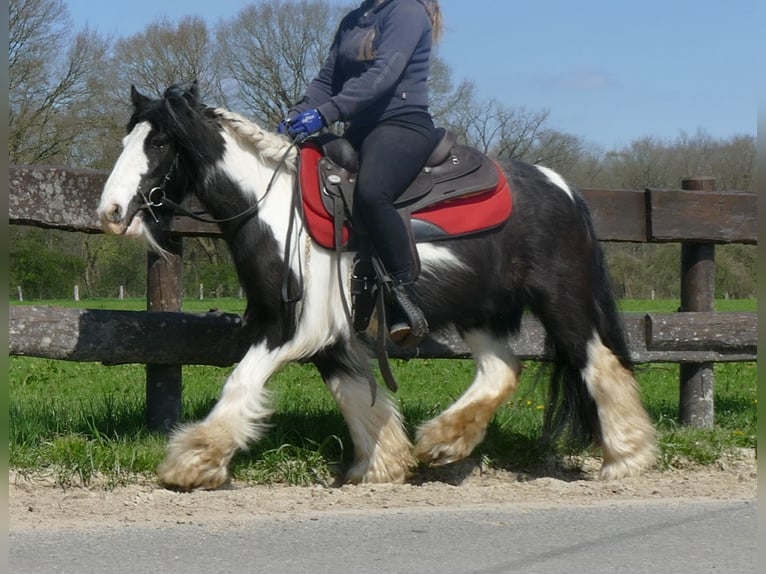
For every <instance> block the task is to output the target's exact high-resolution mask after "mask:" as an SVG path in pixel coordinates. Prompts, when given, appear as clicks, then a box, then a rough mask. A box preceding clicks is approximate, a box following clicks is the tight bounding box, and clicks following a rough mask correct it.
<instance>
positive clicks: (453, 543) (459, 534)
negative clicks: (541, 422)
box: [8, 501, 756, 574]
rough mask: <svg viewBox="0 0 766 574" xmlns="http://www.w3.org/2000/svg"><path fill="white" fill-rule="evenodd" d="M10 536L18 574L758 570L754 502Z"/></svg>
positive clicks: (276, 519)
mask: <svg viewBox="0 0 766 574" xmlns="http://www.w3.org/2000/svg"><path fill="white" fill-rule="evenodd" d="M8 540H9V546H10V552H9V558H10V560H9V566H10V568H9V571H10V572H12V573H23V574H38V573H40V574H42V573H57V574H64V573H72V574H74V573H77V574H84V573H98V574H109V573H123V572H125V573H131V574H140V573H144V572H145V573H151V574H159V573H163V574H165V573H167V574H170V573H179V574H195V573H198V572H199V573H202V572H204V573H219V572H226V573H240V572H241V573H260V572H263V573H269V574H277V573H282V572H285V573H290V574H300V573H304V572H305V573H311V574H321V573H325V572H327V573H333V574H343V573H364V574H376V573H385V574H392V573H405V572H406V573H423V574H429V573H434V574H437V573H438V574H453V573H454V574H457V573H459V574H469V573H471V574H489V573H512V572H519V573H524V574H535V573H540V574H543V573H546V574H547V573H557V574H558V573H567V574H571V573H579V572H583V573H588V574H597V573H601V572H603V573H609V574H619V573H631V574H637V573H642V572H646V573H651V574H657V573H662V572H668V573H673V574H685V573H689V574H701V573H707V572H721V573H726V574H739V573H751V572H756V503H755V501H753V502H741V501H737V502H731V501H727V502H710V501H704V502H687V503H675V502H674V503H669V504H659V503H650V504H646V503H643V504H620V505H614V506H604V505H601V506H577V507H574V506H571V507H562V508H555V509H534V508H528V507H527V508H519V507H514V506H510V505H509V506H503V507H493V508H487V507H477V508H467V509H466V508H461V509H449V508H445V509H427V510H424V509H421V508H417V509H408V510H381V511H372V512H371V511H364V512H349V511H346V512H322V513H317V514H305V515H303V514H302V515H299V516H295V515H293V516H288V515H284V516H270V517H264V518H260V519H257V520H255V521H253V522H251V523H248V524H247V526H245V527H238V528H215V527H210V526H208V527H201V526H189V525H179V526H174V527H171V528H166V527H165V528H143V527H142V528H136V527H124V528H116V527H115V528H108V529H103V530H97V531H93V530H91V531H76V530H73V531H59V530H46V529H40V530H32V531H17V532H13V531H11V532H10V535H9V539H8Z"/></svg>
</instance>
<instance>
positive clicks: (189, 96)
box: [184, 79, 199, 108]
mask: <svg viewBox="0 0 766 574" xmlns="http://www.w3.org/2000/svg"><path fill="white" fill-rule="evenodd" d="M184 99H185V100H186V102H187V103H188V104H189V105H190V106H191V107H192V108H194V107H196V106H197V103H198V102H199V85H198V84H197V80H196V79H195V80H194V81H193V82H192V83H191V84H190V85H189V87H188V88H187V89H186V91H185V92H184Z"/></svg>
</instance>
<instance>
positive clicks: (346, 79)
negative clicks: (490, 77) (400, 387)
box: [279, 0, 442, 344]
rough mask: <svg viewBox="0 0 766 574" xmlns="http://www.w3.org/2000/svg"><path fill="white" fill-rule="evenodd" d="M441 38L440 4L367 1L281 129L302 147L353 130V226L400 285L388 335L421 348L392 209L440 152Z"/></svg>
mask: <svg viewBox="0 0 766 574" xmlns="http://www.w3.org/2000/svg"><path fill="white" fill-rule="evenodd" d="M441 32H442V17H441V10H440V7H439V2H438V0H365V1H364V2H362V4H361V5H360V6H359V7H358V8H356V9H354V10H352V11H351V12H349V13H348V14H346V16H345V17H344V18H343V19H342V20H341V23H340V26H339V27H338V30H337V32H336V34H335V38H334V40H333V43H332V46H331V48H330V54H329V56H328V58H327V60H326V61H325V63H324V65H323V66H322V68H321V70H320V71H319V74H318V75H317V77H316V78H314V80H312V82H311V83H310V84H309V87H308V89H307V91H306V94H305V96H304V97H303V99H302V100H301V101H300V102H298V104H296V105H295V106H294V107H293V108H291V109H290V111H289V112H288V119H286V120H285V121H283V122H282V123H281V124H280V126H279V131H280V132H281V133H285V131H286V132H287V134H288V135H290V136H291V137H293V138H295V139H302V138H305V137H307V136H309V135H311V134H313V133H315V132H317V131H319V130H321V129H322V128H324V127H326V126H329V125H332V124H333V123H334V122H336V121H342V122H346V123H347V129H346V131H345V133H344V136H345V137H346V139H348V140H349V141H350V142H351V144H352V145H353V146H354V147H355V148H356V149H357V150H358V151H359V160H360V162H359V174H358V176H357V184H356V189H355V192H354V206H353V214H352V216H353V223H354V227H355V229H357V230H361V231H363V232H365V233H366V234H367V236H368V237H369V240H370V243H371V244H372V248H373V249H374V252H375V253H376V254H377V256H378V257H379V259H380V260H381V262H382V263H383V265H384V267H385V268H386V270H387V271H388V273H389V274H390V275H391V276H392V277H393V279H394V282H393V288H392V295H393V298H394V300H395V301H396V302H397V303H398V308H394V309H393V310H392V318H391V321H390V326H389V334H390V337H391V339H392V340H393V341H394V342H397V343H399V344H415V343H417V341H419V340H420V338H422V337H423V336H424V335H425V334H426V333H427V332H428V323H427V322H426V319H425V317H424V315H423V312H422V311H421V309H420V308H419V306H418V305H417V299H416V296H415V290H414V288H413V282H414V279H415V277H413V262H412V253H411V247H412V246H411V244H410V238H409V234H408V230H407V227H406V224H405V223H404V221H403V220H402V218H401V217H400V216H399V214H398V213H397V211H396V210H395V209H394V205H393V204H394V200H395V199H396V198H397V197H399V196H400V195H401V194H402V193H403V192H404V191H405V189H406V188H407V186H408V185H409V184H410V183H411V182H412V181H413V180H414V179H415V177H416V176H417V174H418V172H419V171H420V170H421V169H422V168H423V166H424V164H425V162H426V160H427V159H428V156H429V154H430V153H431V151H432V150H433V147H434V145H435V143H436V135H435V130H434V124H433V120H432V118H431V115H430V113H429V111H428V86H427V80H428V74H429V69H430V56H431V45H432V42H434V41H437V40H438V39H439V37H440V36H441Z"/></svg>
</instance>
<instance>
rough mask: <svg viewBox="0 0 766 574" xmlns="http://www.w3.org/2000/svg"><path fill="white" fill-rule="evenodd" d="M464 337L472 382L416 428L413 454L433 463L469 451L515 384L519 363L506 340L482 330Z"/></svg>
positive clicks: (453, 460)
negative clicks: (469, 353)
mask: <svg viewBox="0 0 766 574" xmlns="http://www.w3.org/2000/svg"><path fill="white" fill-rule="evenodd" d="M465 340H466V343H467V344H468V345H469V347H470V348H471V350H472V352H473V355H474V357H475V358H476V377H475V379H474V381H473V383H471V386H470V387H469V388H468V389H467V390H466V392H465V393H463V395H462V396H461V397H460V398H459V399H458V400H457V401H456V402H455V403H454V404H453V405H452V406H451V407H450V408H448V409H447V410H446V411H444V412H443V413H442V414H440V415H439V416H438V417H436V418H435V419H432V420H430V421H428V422H427V423H425V424H423V425H422V426H421V427H420V428H419V429H418V432H417V441H416V446H415V456H417V457H418V458H419V459H420V460H423V461H426V462H430V463H432V464H448V463H450V462H455V461H457V460H460V459H462V458H464V457H466V456H468V455H469V454H471V451H473V449H474V448H475V447H476V445H477V444H479V443H480V442H481V441H482V440H483V439H484V435H485V434H486V431H487V425H488V424H489V421H490V420H491V419H492V417H493V416H494V414H495V412H496V411H497V409H498V407H500V405H501V404H503V402H504V401H505V400H506V399H507V398H509V397H510V396H511V395H512V394H513V393H514V392H515V391H516V389H517V387H518V382H519V374H520V372H521V366H520V363H519V361H518V359H517V358H516V356H515V355H514V354H513V352H512V351H511V349H510V347H509V346H508V343H507V341H505V340H498V339H496V338H495V337H492V336H490V335H488V334H487V333H484V332H473V333H469V334H468V335H466V337H465Z"/></svg>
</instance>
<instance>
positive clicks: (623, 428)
mask: <svg viewBox="0 0 766 574" xmlns="http://www.w3.org/2000/svg"><path fill="white" fill-rule="evenodd" d="M587 357H588V360H587V365H586V366H585V368H584V369H583V370H582V377H583V379H584V380H585V385H586V387H587V389H588V392H589V393H590V394H591V396H592V397H593V399H594V400H595V402H596V407H597V410H598V419H599V426H600V429H601V432H600V443H601V448H602V450H603V452H604V461H603V464H602V466H601V471H600V472H599V477H600V478H601V479H603V480H612V479H618V478H622V477H625V476H633V475H637V474H639V473H640V472H641V471H642V470H644V469H645V468H647V467H649V466H651V465H652V464H653V463H654V461H655V458H656V446H655V440H656V439H655V431H654V426H653V425H652V423H651V421H650V419H649V415H648V414H647V412H646V410H645V409H644V407H643V405H642V404H641V398H640V395H639V392H638V383H637V381H636V379H635V378H634V376H633V374H632V373H631V372H630V371H629V370H628V369H627V368H626V367H624V366H623V365H622V364H621V363H620V361H619V360H618V359H617V357H616V356H615V355H614V353H613V352H612V351H611V350H610V349H609V348H608V347H606V346H605V345H604V344H603V342H602V341H601V338H600V337H599V335H598V334H597V333H595V332H594V334H593V338H592V339H591V340H590V341H589V342H588V347H587Z"/></svg>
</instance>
